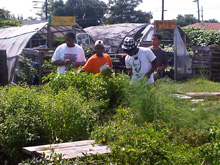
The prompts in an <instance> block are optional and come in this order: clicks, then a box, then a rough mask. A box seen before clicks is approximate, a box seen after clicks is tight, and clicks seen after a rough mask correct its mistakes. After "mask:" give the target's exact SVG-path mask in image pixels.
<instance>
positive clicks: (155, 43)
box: [151, 33, 162, 47]
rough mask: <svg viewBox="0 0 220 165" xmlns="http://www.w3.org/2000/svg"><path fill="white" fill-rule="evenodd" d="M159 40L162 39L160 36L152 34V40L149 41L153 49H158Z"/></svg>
mask: <svg viewBox="0 0 220 165" xmlns="http://www.w3.org/2000/svg"><path fill="white" fill-rule="evenodd" d="M161 39H162V37H161V35H160V34H158V33H155V34H153V35H152V39H151V42H152V45H153V47H158V46H159V45H160V41H161Z"/></svg>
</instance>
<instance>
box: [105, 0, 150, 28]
mask: <svg viewBox="0 0 220 165" xmlns="http://www.w3.org/2000/svg"><path fill="white" fill-rule="evenodd" d="M140 3H142V0H109V3H108V14H107V19H106V21H105V23H109V24H114V23H126V22H129V23H149V22H150V20H151V19H152V18H153V17H152V13H151V12H149V13H146V12H142V11H141V10H138V11H136V10H135V8H136V7H137V6H138V5H139V4H140Z"/></svg>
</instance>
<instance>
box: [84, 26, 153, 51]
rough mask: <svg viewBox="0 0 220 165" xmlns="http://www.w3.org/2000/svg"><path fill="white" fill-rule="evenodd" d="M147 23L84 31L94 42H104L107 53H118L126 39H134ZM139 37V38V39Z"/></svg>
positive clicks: (102, 27) (98, 27)
mask: <svg viewBox="0 0 220 165" xmlns="http://www.w3.org/2000/svg"><path fill="white" fill-rule="evenodd" d="M147 25H149V24H146V23H122V24H114V25H103V26H91V27H87V28H84V29H83V30H84V31H85V32H86V33H87V34H89V35H90V36H91V37H92V39H93V40H94V41H96V40H103V42H104V46H105V48H106V50H105V51H106V52H108V53H116V52H117V51H118V50H119V49H120V46H121V44H122V42H123V40H124V38H125V37H127V36H128V37H134V36H135V35H136V34H137V33H138V32H139V31H142V30H143V29H144V28H145V27H146V26H147ZM139 37H140V36H139ZM139 37H138V38H139Z"/></svg>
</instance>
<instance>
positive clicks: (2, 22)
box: [0, 10, 21, 28]
mask: <svg viewBox="0 0 220 165" xmlns="http://www.w3.org/2000/svg"><path fill="white" fill-rule="evenodd" d="M12 26H21V23H20V21H19V19H17V18H15V17H14V16H13V15H11V14H10V12H9V11H7V10H3V13H2V14H0V28H8V27H12Z"/></svg>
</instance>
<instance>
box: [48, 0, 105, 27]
mask: <svg viewBox="0 0 220 165" xmlns="http://www.w3.org/2000/svg"><path fill="white" fill-rule="evenodd" d="M106 7H107V6H106V4H105V3H104V2H103V1H101V0H86V1H82V0H67V1H66V2H65V3H64V2H63V0H61V1H55V2H54V4H53V5H52V16H77V20H76V22H77V23H78V24H79V25H80V26H81V27H83V28H85V27H88V26H95V25H99V24H100V22H102V21H101V20H102V19H103V17H104V14H105V10H106Z"/></svg>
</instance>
